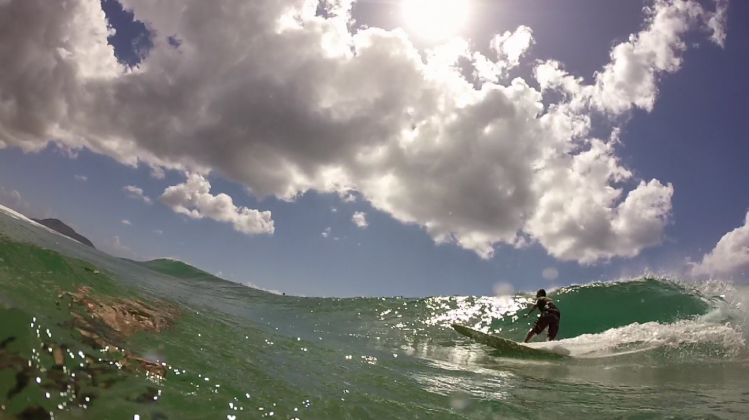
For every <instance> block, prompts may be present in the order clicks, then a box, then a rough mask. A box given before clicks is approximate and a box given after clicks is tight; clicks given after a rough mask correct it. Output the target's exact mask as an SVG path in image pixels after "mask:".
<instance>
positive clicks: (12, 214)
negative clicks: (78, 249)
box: [0, 205, 79, 243]
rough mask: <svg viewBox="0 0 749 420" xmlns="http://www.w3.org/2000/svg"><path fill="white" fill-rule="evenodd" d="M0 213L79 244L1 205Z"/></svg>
mask: <svg viewBox="0 0 749 420" xmlns="http://www.w3.org/2000/svg"><path fill="white" fill-rule="evenodd" d="M0 212H3V213H5V214H6V215H8V216H10V217H12V218H14V219H16V220H20V221H22V222H26V223H28V224H30V225H33V226H36V227H39V228H42V229H44V230H46V231H47V232H50V233H53V234H55V235H57V236H59V237H61V238H65V239H67V240H70V241H73V242H75V243H79V242H78V241H76V240H75V239H73V238H70V237H68V236H65V235H63V234H62V233H60V232H58V231H56V230H54V229H50V228H48V227H47V226H44V225H43V224H41V223H37V222H35V221H33V220H31V219H29V218H28V217H26V216H24V215H23V214H21V213H19V212H17V211H15V210H13V209H10V208H8V207H5V206H3V205H0Z"/></svg>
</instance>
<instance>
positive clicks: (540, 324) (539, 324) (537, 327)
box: [524, 315, 548, 343]
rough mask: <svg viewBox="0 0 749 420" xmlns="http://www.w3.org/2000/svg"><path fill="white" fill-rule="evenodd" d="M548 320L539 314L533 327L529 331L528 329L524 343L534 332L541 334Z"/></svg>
mask: <svg viewBox="0 0 749 420" xmlns="http://www.w3.org/2000/svg"><path fill="white" fill-rule="evenodd" d="M547 321H548V320H547V319H546V317H545V316H543V315H541V316H540V317H538V319H537V320H536V323H535V324H533V328H531V330H530V331H528V335H526V336H525V341H524V342H525V343H527V342H528V341H530V339H531V338H533V335H535V334H541V333H542V332H544V330H545V329H546V326H547V325H548V322H547Z"/></svg>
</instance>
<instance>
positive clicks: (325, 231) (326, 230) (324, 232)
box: [322, 227, 330, 238]
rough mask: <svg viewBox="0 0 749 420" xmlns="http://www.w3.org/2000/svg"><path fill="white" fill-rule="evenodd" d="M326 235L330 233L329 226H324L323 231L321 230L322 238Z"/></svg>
mask: <svg viewBox="0 0 749 420" xmlns="http://www.w3.org/2000/svg"><path fill="white" fill-rule="evenodd" d="M328 235H330V227H326V228H325V230H324V231H322V236H323V238H327V237H328Z"/></svg>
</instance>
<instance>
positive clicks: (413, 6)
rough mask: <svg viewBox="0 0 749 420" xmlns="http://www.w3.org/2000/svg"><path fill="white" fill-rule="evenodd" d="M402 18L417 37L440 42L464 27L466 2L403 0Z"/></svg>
mask: <svg viewBox="0 0 749 420" xmlns="http://www.w3.org/2000/svg"><path fill="white" fill-rule="evenodd" d="M403 16H404V18H405V19H406V22H407V23H408V26H409V27H410V28H411V29H412V30H413V31H414V32H416V33H417V34H418V35H419V36H422V37H424V38H428V39H431V40H441V39H445V38H449V37H451V36H453V35H455V33H457V32H458V31H459V30H460V29H462V27H463V25H465V23H466V20H467V19H468V0H403Z"/></svg>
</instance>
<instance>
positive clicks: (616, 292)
mask: <svg viewBox="0 0 749 420" xmlns="http://www.w3.org/2000/svg"><path fill="white" fill-rule="evenodd" d="M550 296H551V297H552V298H554V299H555V301H556V302H558V306H559V307H560V309H561V310H562V323H561V330H560V334H559V339H558V341H556V342H535V343H531V344H529V345H530V346H532V347H536V348H544V349H549V350H552V351H558V352H560V353H563V354H570V355H572V356H574V357H578V358H603V357H612V356H619V355H626V354H631V353H639V352H644V351H650V350H653V351H659V352H662V353H663V352H665V353H667V354H670V355H671V356H674V357H676V355H679V356H680V357H682V356H683V357H687V355H689V356H690V357H691V356H694V357H721V358H723V357H741V356H745V355H746V353H747V347H746V332H747V328H746V327H747V322H746V321H747V312H746V302H747V290H746V289H741V288H736V287H734V286H733V285H731V284H729V283H723V282H711V283H694V284H685V283H679V282H676V281H672V280H668V279H657V278H640V279H632V280H627V281H617V282H606V283H591V284H588V285H581V286H579V285H576V286H569V287H565V288H561V289H558V290H556V291H555V292H553V293H551V294H550ZM532 302H533V300H532V295H531V294H521V295H516V296H512V297H509V296H508V297H455V298H432V299H430V305H431V306H433V307H435V308H438V310H437V311H436V312H437V313H436V314H435V316H433V317H432V318H431V319H429V320H427V321H426V322H427V323H429V324H432V325H438V326H443V327H449V325H450V324H452V323H459V324H462V325H466V326H469V327H471V328H474V329H477V330H479V331H483V332H487V333H492V334H498V335H501V336H502V337H505V338H509V339H512V340H516V341H520V340H522V338H523V336H524V335H525V333H526V332H527V330H528V328H529V327H530V325H531V322H532V320H525V319H523V318H521V315H522V313H523V312H524V310H525V309H526V308H527V307H528V306H529V305H531V304H532ZM672 358H673V357H672Z"/></svg>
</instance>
